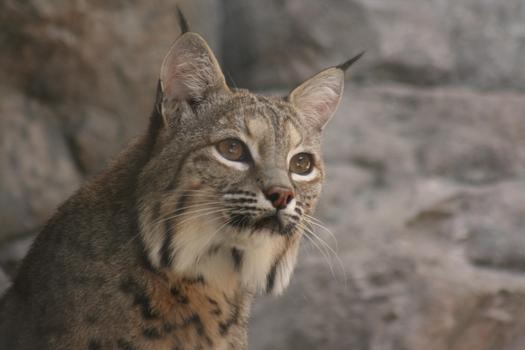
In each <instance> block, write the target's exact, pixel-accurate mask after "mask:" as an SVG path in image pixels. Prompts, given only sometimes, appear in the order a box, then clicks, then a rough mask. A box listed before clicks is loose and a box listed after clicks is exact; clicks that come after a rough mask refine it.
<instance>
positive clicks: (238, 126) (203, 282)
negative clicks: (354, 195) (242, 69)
mask: <svg viewBox="0 0 525 350" xmlns="http://www.w3.org/2000/svg"><path fill="white" fill-rule="evenodd" d="M353 61H355V59H354V60H353ZM353 61H349V63H352V62H353ZM348 65H349V64H348ZM346 66H347V65H342V66H338V67H333V68H329V69H327V70H324V71H322V72H321V73H319V74H317V75H315V76H314V77H312V78H310V79H309V80H307V81H306V82H304V83H303V84H301V85H300V86H299V87H297V88H296V89H294V90H293V91H292V92H291V93H290V94H289V95H288V96H286V97H284V98H283V97H263V96H260V95H256V94H252V93H250V92H248V91H246V90H241V89H231V88H229V87H228V86H227V85H226V83H225V81H224V77H223V74H222V72H221V70H220V68H219V65H218V64H217V61H216V59H215V57H214V55H213V53H212V52H211V50H210V49H209V47H208V46H207V44H206V43H205V41H204V40H203V39H202V38H201V37H200V36H199V35H197V34H195V33H191V32H188V33H184V34H182V35H181V36H180V37H179V38H178V39H177V40H176V42H175V43H174V45H173V46H172V48H171V49H170V51H169V53H168V54H167V56H166V58H165V60H164V63H163V65H162V68H161V74H160V80H159V85H158V90H157V99H156V102H155V106H154V110H153V113H152V116H151V118H150V126H149V129H148V130H147V132H146V133H145V134H144V135H143V136H142V137H140V138H139V139H138V140H137V141H135V142H134V143H132V144H131V145H130V146H128V148H127V149H126V150H125V151H124V152H123V153H122V154H121V155H120V156H119V157H118V158H117V159H116V161H114V162H113V164H111V165H110V167H109V168H108V170H106V171H105V172H104V173H103V174H101V175H99V176H98V177H97V178H95V179H94V180H92V181H91V182H90V183H88V184H86V185H85V186H84V187H83V188H81V189H80V190H79V191H78V192H77V193H76V194H74V195H73V196H72V197H71V198H70V199H69V200H67V201H66V202H65V203H64V204H63V205H62V206H61V207H60V208H59V209H58V210H57V213H56V214H55V215H54V216H53V217H52V218H51V219H50V221H49V222H48V223H47V225H46V226H45V228H44V229H43V231H42V232H41V233H40V235H39V236H38V237H37V239H36V240H35V242H34V244H33V245H32V247H31V249H30V251H29V253H28V255H27V257H26V258H25V260H24V261H23V263H22V265H21V267H20V269H19V272H18V275H17V277H16V278H15V280H14V283H13V285H12V287H11V288H10V289H9V290H8V291H7V292H6V294H5V295H4V296H3V298H2V300H1V301H0V348H1V349H11V350H22V349H23V350H26V349H53V350H60V349H88V350H98V349H124V350H134V349H136V350H139V349H156V350H161V349H166V350H175V349H179V350H183V349H245V348H246V347H247V321H248V315H249V309H250V304H251V301H252V298H253V295H254V294H256V293H258V292H267V293H272V294H279V293H281V292H282V291H283V290H284V289H285V287H286V286H287V285H288V282H289V279H290V275H291V273H292V270H293V267H294V265H295V260H296V255H297V250H298V245H299V241H300V238H301V236H302V234H303V229H304V226H305V222H306V221H307V218H308V216H309V215H312V212H313V209H314V207H315V203H316V200H317V197H318V195H319V193H320V190H321V183H322V178H323V165H322V160H321V153H320V152H321V150H320V143H321V131H322V129H323V127H324V125H325V124H326V123H327V121H328V120H329V118H330V117H331V116H332V114H333V113H334V112H335V109H336V107H337V105H338V103H339V100H340V98H341V94H342V90H343V81H344V69H346Z"/></svg>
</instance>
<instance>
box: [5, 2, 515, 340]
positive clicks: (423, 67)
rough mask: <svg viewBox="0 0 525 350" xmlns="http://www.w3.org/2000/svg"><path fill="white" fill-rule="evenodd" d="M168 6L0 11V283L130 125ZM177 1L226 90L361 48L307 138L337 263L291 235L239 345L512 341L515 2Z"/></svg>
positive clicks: (154, 70) (145, 97) (159, 50)
mask: <svg viewBox="0 0 525 350" xmlns="http://www.w3.org/2000/svg"><path fill="white" fill-rule="evenodd" d="M175 6H176V5H175V1H174V0H169V1H168V0H150V1H122V0H106V1H99V0H67V1H65V0H53V1H51V0H28V1H18V0H0V290H1V289H4V288H5V287H6V286H7V285H8V284H9V280H10V278H11V277H12V276H13V274H14V273H15V271H16V265H17V262H19V261H20V259H21V258H22V257H23V256H24V254H25V253H26V251H27V249H28V247H29V245H30V244H31V240H32V238H33V237H34V236H35V234H36V233H37V232H38V231H39V229H40V227H41V226H42V224H43V222H44V221H45V220H46V218H48V217H49V216H50V215H51V214H52V213H53V211H54V208H55V207H56V206H57V205H58V204H59V203H60V202H61V201H63V200H64V199H65V198H66V197H68V196H69V195H70V194H71V193H72V192H73V191H74V190H75V189H76V188H78V187H79V186H80V185H81V184H82V183H83V182H84V181H85V180H86V179H89V178H90V176H92V175H93V174H95V173H97V172H98V171H100V169H101V168H103V167H104V166H105V164H107V162H108V160H109V159H110V158H111V157H113V156H114V155H115V154H116V153H117V152H118V150H120V149H121V148H122V147H123V145H125V144H126V142H128V141H129V140H130V139H131V138H132V137H133V136H136V135H138V134H139V133H140V132H142V130H144V128H145V125H146V121H147V117H148V116H149V112H150V109H151V107H152V102H153V97H154V87H155V84H156V79H157V75H158V71H159V67H160V63H161V60H162V57H163V55H164V54H165V53H166V51H167V49H168V48H169V46H170V44H171V42H172V41H173V40H174V39H175V38H176V36H177V35H178V32H177V22H176V15H175ZM181 6H182V8H183V10H184V12H185V13H186V15H187V17H188V18H189V22H190V24H191V26H192V28H193V30H195V31H197V32H199V33H201V34H202V35H203V36H205V37H206V39H207V40H208V41H209V42H210V44H211V46H212V48H213V49H214V50H215V52H216V53H217V56H218V57H219V59H220V61H221V63H222V64H223V66H224V70H225V73H226V75H227V78H228V80H229V81H230V84H232V85H235V86H238V87H245V88H250V89H257V90H267V91H286V90H288V89H290V88H291V87H293V86H294V85H295V84H296V83H298V82H299V81H301V80H303V79H305V78H307V77H308V76H310V75H312V74H313V73H315V72H316V71H318V70H320V69H321V68H324V67H326V66H329V65H334V64H337V63H340V62H342V61H343V60H345V59H346V58H348V57H349V56H351V55H354V54H356V53H358V52H360V51H361V50H363V49H366V50H367V54H366V56H365V57H364V59H363V60H362V61H361V62H360V63H359V64H358V65H356V66H355V67H354V68H352V69H351V71H350V72H349V82H348V84H347V87H346V92H345V97H344V99H343V101H342V105H341V108H340V110H339V112H338V114H337V116H336V117H335V118H334V119H333V121H332V123H331V125H330V126H329V127H328V128H327V130H326V136H325V137H326V142H325V158H326V163H327V168H328V178H327V180H326V186H325V191H324V194H323V198H322V201H321V203H320V206H319V209H318V217H319V218H320V219H321V220H322V221H323V222H324V224H325V226H326V227H327V228H328V229H329V230H330V231H332V232H333V234H334V235H335V238H336V240H337V244H336V242H335V241H334V239H333V237H331V236H330V235H329V234H327V233H326V232H325V230H324V229H322V228H318V230H317V232H318V235H319V236H320V237H321V238H322V239H324V240H325V241H326V243H327V244H329V245H330V247H331V248H330V249H334V250H335V251H336V252H337V256H336V255H335V254H333V253H332V252H331V251H330V249H329V248H326V247H324V246H323V244H322V243H319V242H316V244H312V243H309V242H305V244H304V247H303V249H302V252H301V257H300V263H299V266H298V268H297V271H296V273H295V275H294V278H293V282H292V285H291V287H290V288H289V289H288V290H287V292H286V293H285V295H284V296H283V297H281V298H279V299H273V298H272V299H270V298H266V297H263V298H260V299H259V300H258V301H257V303H256V305H255V307H254V312H253V319H252V322H251V324H252V326H251V330H250V337H251V339H250V342H251V349H256V350H257V349H352V350H419V349H426V350H522V349H525V333H524V332H523V330H524V329H525V2H523V0H505V1H501V0H431V1H417V0H324V1H314V0H265V1H263V0H257V1H255V0H252V1H242V0H222V1H220V0H193V1H191V0H187V1H182V3H181ZM316 245H318V246H320V248H321V250H319V249H317V248H316ZM323 248H324V250H323ZM330 266H332V269H331V268H330ZM331 270H333V272H332V271H331Z"/></svg>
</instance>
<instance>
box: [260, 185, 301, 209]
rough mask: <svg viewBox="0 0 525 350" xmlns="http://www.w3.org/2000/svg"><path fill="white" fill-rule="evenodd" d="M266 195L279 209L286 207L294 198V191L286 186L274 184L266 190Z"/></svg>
mask: <svg viewBox="0 0 525 350" xmlns="http://www.w3.org/2000/svg"><path fill="white" fill-rule="evenodd" d="M264 196H265V197H266V199H268V200H269V201H270V202H272V205H273V207H274V208H276V209H277V210H279V209H284V208H286V206H287V205H288V203H290V202H291V201H292V199H293V197H294V196H293V192H292V190H291V189H289V188H286V187H279V186H272V187H270V188H268V189H267V190H266V191H264Z"/></svg>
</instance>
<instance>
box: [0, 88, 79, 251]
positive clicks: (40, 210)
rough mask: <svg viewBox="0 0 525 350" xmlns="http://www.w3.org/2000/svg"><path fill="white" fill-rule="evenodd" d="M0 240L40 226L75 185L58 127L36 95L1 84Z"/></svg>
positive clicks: (68, 154)
mask: <svg viewBox="0 0 525 350" xmlns="http://www.w3.org/2000/svg"><path fill="white" fill-rule="evenodd" d="M0 115H1V118H0V179H1V180H0V208H2V209H1V211H0V241H4V240H6V239H8V238H10V237H12V236H13V235H17V234H26V233H27V232H28V231H31V230H33V229H35V228H37V227H39V226H40V225H41V224H42V223H43V222H44V221H45V220H46V219H47V218H48V216H49V215H50V214H51V213H52V212H53V211H54V208H55V207H56V206H57V205H58V204H60V202H62V201H64V200H65V199H66V198H67V196H69V195H70V194H71V193H72V192H73V191H74V190H75V189H76V188H77V187H78V186H79V185H80V176H79V174H78V172H77V170H76V168H75V166H74V163H73V159H72V157H71V154H70V153H69V150H68V148H67V145H66V142H65V140H64V137H63V134H62V130H61V128H60V125H59V123H57V121H56V119H55V118H53V115H52V113H51V111H50V110H49V109H47V108H45V107H44V106H43V105H41V104H40V103H38V102H36V101H35V100H33V99H31V98H28V97H25V96H23V95H20V94H17V93H14V92H12V91H10V90H7V89H1V90H0Z"/></svg>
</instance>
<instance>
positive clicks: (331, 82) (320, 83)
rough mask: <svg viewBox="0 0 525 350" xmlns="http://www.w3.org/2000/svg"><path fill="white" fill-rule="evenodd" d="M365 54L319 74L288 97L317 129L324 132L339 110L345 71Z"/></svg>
mask: <svg viewBox="0 0 525 350" xmlns="http://www.w3.org/2000/svg"><path fill="white" fill-rule="evenodd" d="M363 54H364V52H362V53H360V54H359V55H357V56H355V57H353V58H351V59H349V60H348V61H346V62H344V63H343V64H341V65H339V66H337V67H333V68H328V69H325V70H323V71H321V72H320V73H317V74H316V75H314V76H313V77H311V78H310V79H308V80H307V81H305V82H304V83H302V84H301V85H299V86H298V87H296V88H295V89H294V90H293V91H292V92H291V93H290V95H289V96H288V100H289V101H290V102H291V103H292V104H293V105H294V106H295V107H296V108H297V109H298V110H299V111H300V112H301V113H302V114H303V115H304V116H305V117H306V118H307V120H309V121H310V122H311V123H312V124H313V125H314V126H315V127H317V128H318V129H319V130H322V129H323V128H324V127H325V125H326V124H327V123H328V121H329V120H330V118H331V117H332V116H333V115H334V113H335V111H336V110H337V106H338V105H339V102H340V101H341V96H342V95H343V88H344V80H345V71H346V70H347V69H348V68H349V67H350V66H351V65H352V64H353V63H355V62H357V60H359V59H360V58H361V56H363Z"/></svg>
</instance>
